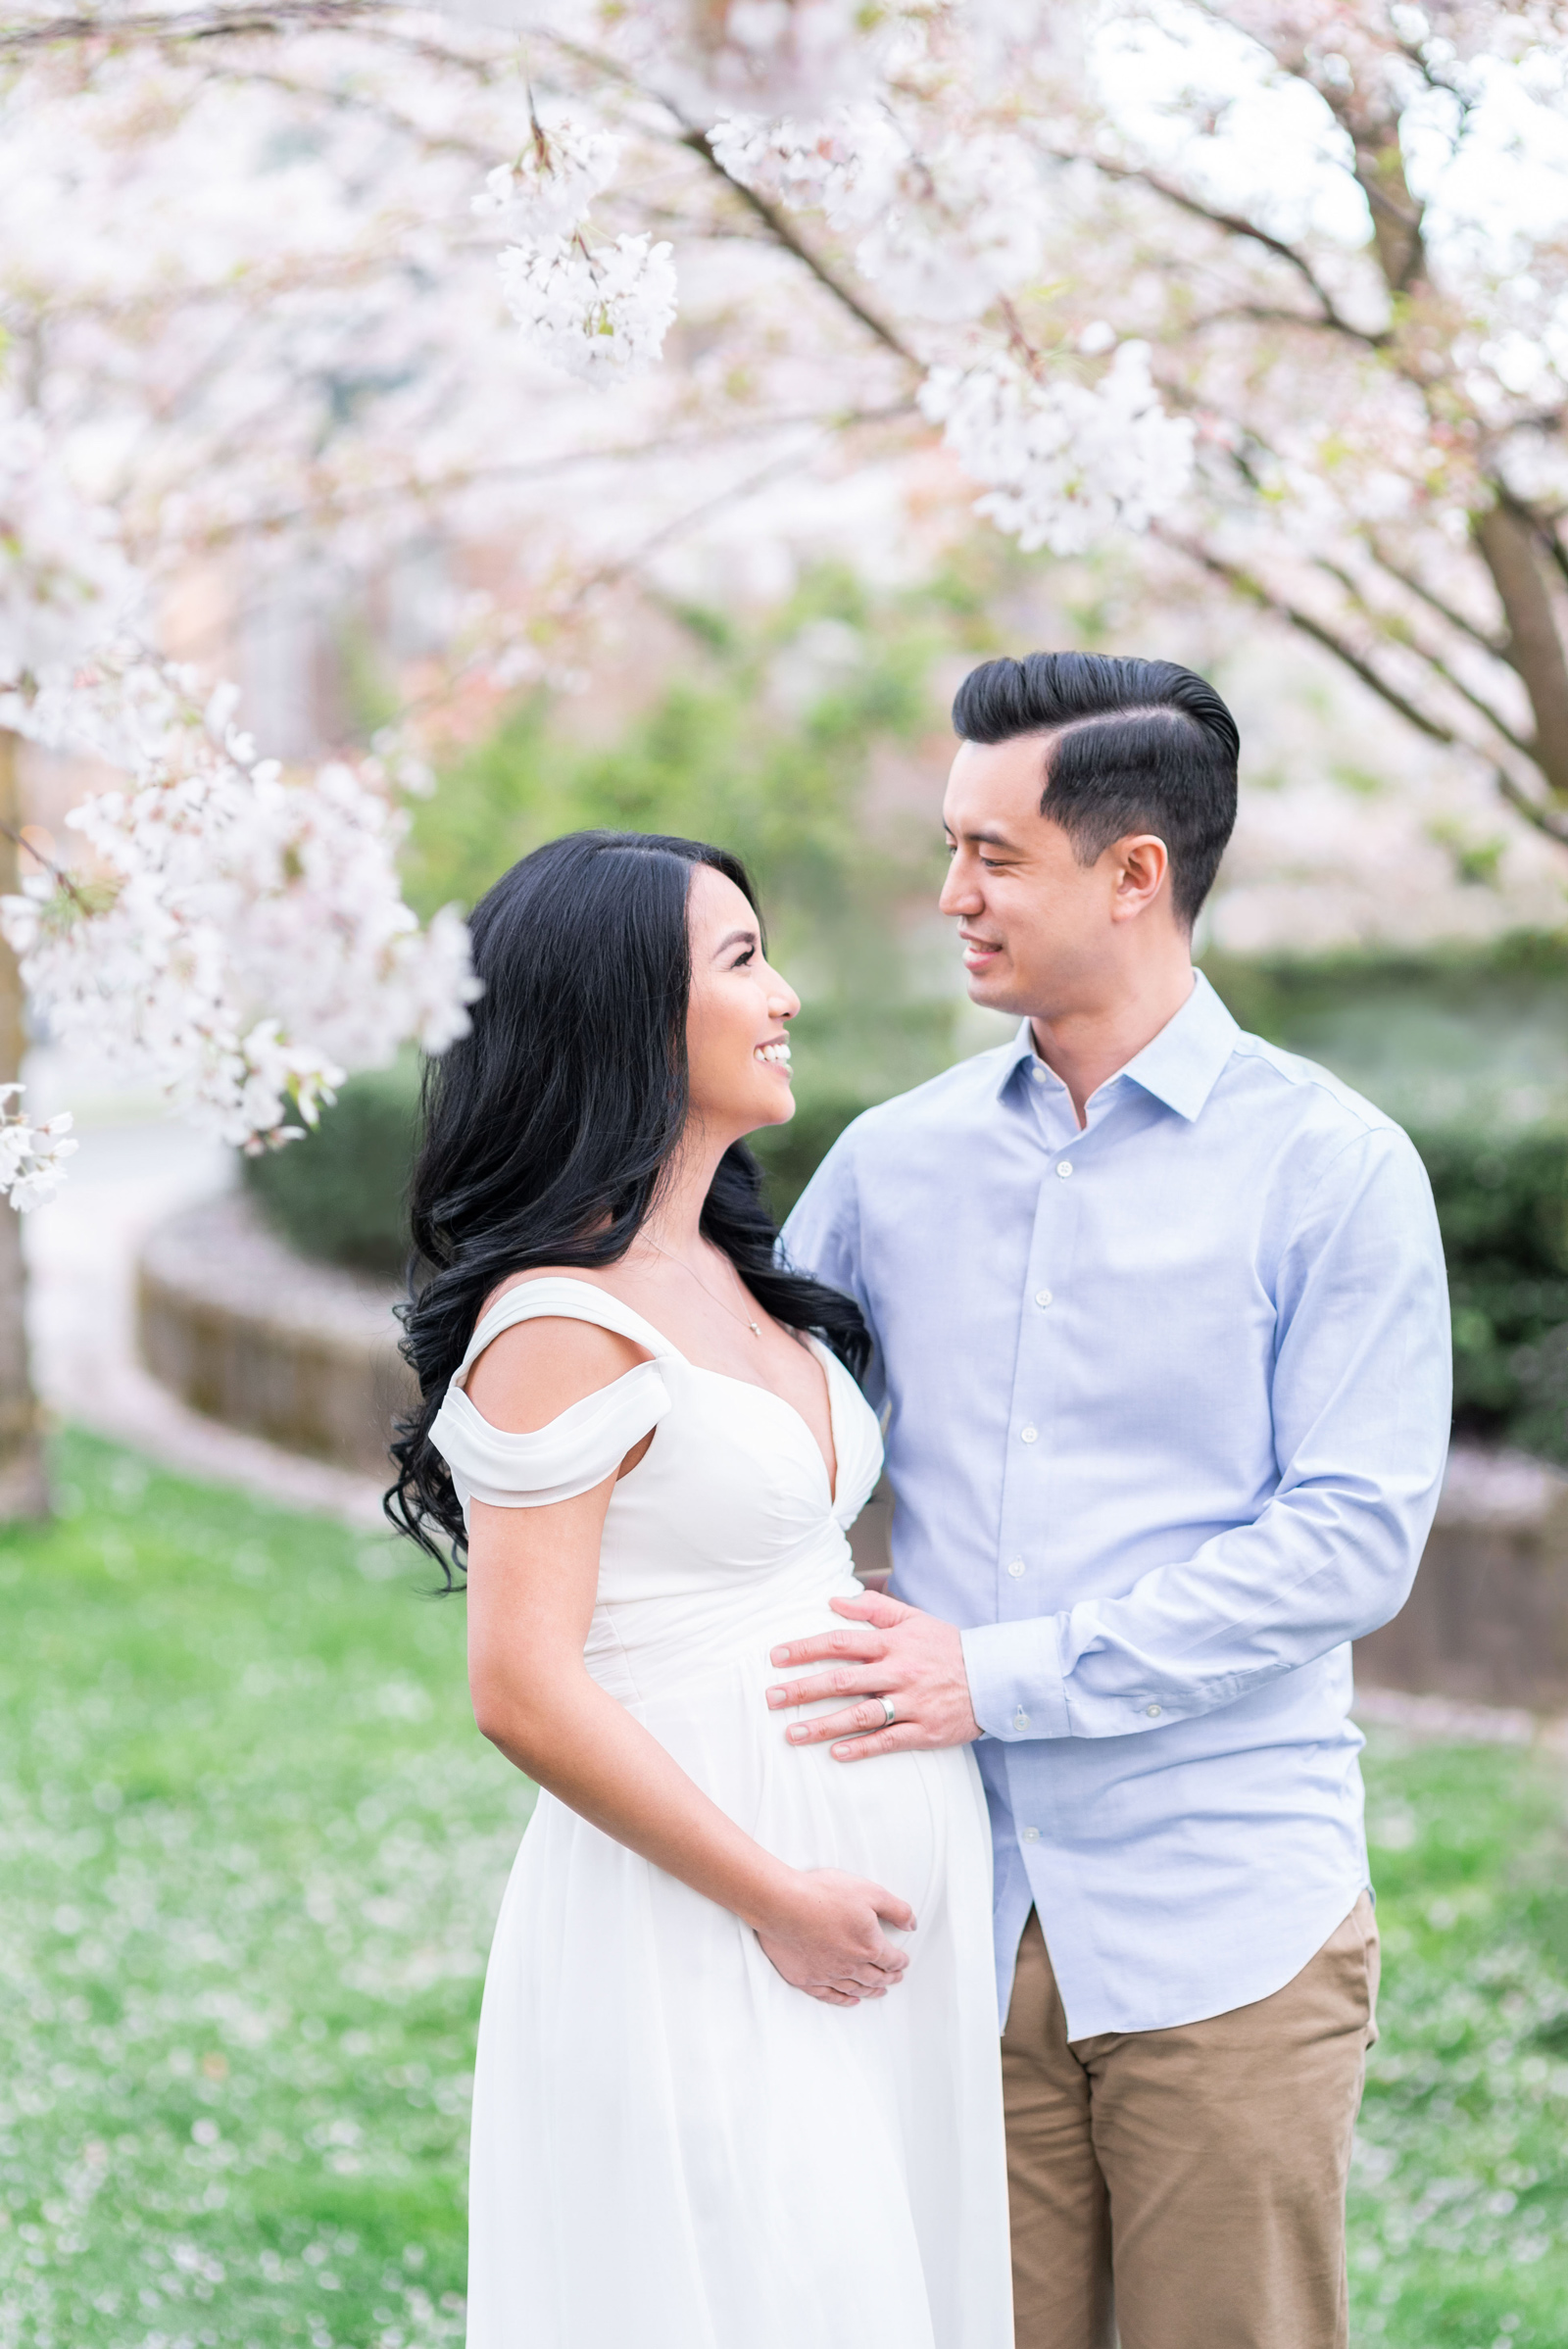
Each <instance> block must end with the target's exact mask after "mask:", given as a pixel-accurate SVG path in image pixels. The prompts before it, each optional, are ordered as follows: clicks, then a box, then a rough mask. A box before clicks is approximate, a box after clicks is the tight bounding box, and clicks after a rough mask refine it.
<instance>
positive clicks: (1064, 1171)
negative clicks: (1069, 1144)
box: [1056, 1158, 1072, 1183]
mask: <svg viewBox="0 0 1568 2349" xmlns="http://www.w3.org/2000/svg"><path fill="white" fill-rule="evenodd" d="M1056 1172H1057V1174H1059V1175H1060V1177H1061V1179H1062V1181H1063V1182H1064V1183H1065V1181H1066V1180H1067V1177H1068V1176H1069V1175H1070V1174H1071V1172H1072V1160H1071V1159H1070V1158H1058V1159H1057V1161H1056Z"/></svg>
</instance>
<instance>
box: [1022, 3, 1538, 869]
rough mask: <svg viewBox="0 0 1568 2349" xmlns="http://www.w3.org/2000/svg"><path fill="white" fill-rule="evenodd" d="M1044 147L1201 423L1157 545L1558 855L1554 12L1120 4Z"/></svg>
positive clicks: (1169, 389) (1127, 325)
mask: <svg viewBox="0 0 1568 2349" xmlns="http://www.w3.org/2000/svg"><path fill="white" fill-rule="evenodd" d="M1112 90H1114V93H1115V96H1114V101H1112V99H1111V97H1110V92H1111V91H1112ZM1038 145H1039V147H1040V148H1041V149H1042V150H1048V151H1049V152H1050V154H1051V155H1052V156H1053V158H1054V161H1055V164H1056V166H1057V169H1058V171H1059V172H1060V179H1059V181H1058V182H1057V185H1058V187H1059V188H1060V189H1061V191H1062V194H1063V197H1064V199H1065V200H1066V201H1067V202H1068V203H1069V205H1070V207H1071V215H1072V220H1073V223H1074V233H1075V234H1076V235H1077V236H1079V237H1081V238H1082V239H1083V241H1084V243H1085V245H1086V247H1087V248H1088V249H1089V250H1091V251H1093V252H1094V253H1095V254H1096V255H1097V257H1098V258H1099V259H1100V261H1101V263H1102V265H1103V282H1104V283H1106V284H1107V286H1108V287H1109V288H1110V289H1111V291H1110V292H1109V293H1108V294H1107V299H1106V304H1105V315H1106V318H1107V320H1109V321H1111V322H1112V323H1113V324H1114V326H1115V328H1116V330H1117V331H1118V332H1120V333H1122V334H1141V335H1144V336H1146V337H1147V338H1148V339H1149V340H1150V341H1151V342H1152V345H1153V346H1154V349H1155V352H1156V358H1155V361H1154V368H1153V371H1154V375H1155V378H1156V380H1157V382H1158V384H1159V387H1160V391H1161V395H1162V397H1163V398H1164V399H1165V400H1166V402H1167V403H1169V404H1170V405H1171V406H1172V407H1173V408H1174V409H1175V411H1176V412H1177V413H1180V414H1185V415H1188V416H1192V417H1193V418H1194V419H1195V421H1196V423H1197V426H1198V435H1199V438H1198V448H1199V463H1198V467H1197V473H1196V478H1195V481H1194V484H1193V489H1192V492H1191V494H1190V495H1188V496H1187V497H1186V498H1184V499H1183V501H1182V502H1181V505H1180V507H1179V508H1178V510H1177V511H1176V512H1174V513H1167V514H1165V515H1163V516H1161V517H1160V518H1159V520H1158V521H1157V522H1156V524H1155V531H1156V535H1157V537H1158V538H1159V540H1160V541H1161V542H1162V544H1163V545H1164V546H1165V547H1166V548H1168V549H1170V550H1173V551H1175V552H1176V553H1177V554H1178V555H1179V557H1180V558H1181V559H1182V560H1183V561H1184V562H1185V563H1190V564H1192V565H1196V566H1197V567H1198V568H1199V569H1200V570H1201V572H1203V573H1205V574H1206V575H1208V576H1209V577H1211V578H1212V579H1214V580H1215V581H1217V582H1219V583H1221V584H1222V585H1223V586H1225V587H1226V588H1228V589H1229V590H1231V591H1232V592H1233V593H1235V594H1236V595H1238V596H1239V597H1240V598H1241V599H1242V600H1243V601H1244V603H1247V604H1250V605H1251V606H1253V607H1254V608H1256V609H1258V610H1260V611H1262V612H1266V613H1268V614H1270V615H1272V616H1273V617H1274V618H1275V619H1277V620H1279V621H1281V622H1283V623H1284V624H1286V625H1287V626H1288V627H1290V628H1291V629H1293V630H1296V631H1298V632H1299V633H1300V634H1301V635H1304V636H1305V637H1307V638H1309V639H1310V640H1311V641H1312V642H1313V643H1315V644H1317V645H1318V646H1320V647H1321V648H1323V649H1324V650H1325V651H1327V652H1328V653H1329V654H1330V655H1331V656H1332V657H1333V659H1334V660H1335V661H1338V662H1339V663H1340V664H1341V665H1342V666H1343V667H1344V668H1345V669H1346V670H1347V671H1348V672H1349V673H1350V674H1351V675H1353V676H1354V677H1356V678H1357V679H1358V680H1359V681H1360V683H1361V684H1362V685H1363V686H1365V687H1367V688H1369V689H1370V690H1371V691H1372V692H1373V693H1374V694H1376V695H1377V696H1378V697H1379V698H1380V699H1381V700H1382V701H1383V702H1384V703H1386V704H1387V705H1388V706H1389V707H1390V708H1391V709H1393V710H1396V711H1397V713H1398V714H1399V715H1400V716H1401V717H1402V718H1403V719H1404V720H1405V721H1406V722H1407V723H1408V724H1409V725H1410V726H1412V727H1413V728H1415V729H1416V731H1417V732H1418V733H1419V734H1420V735H1422V736H1424V737H1425V738H1426V739H1428V740H1430V741H1432V742H1434V743H1437V744H1441V745H1443V746H1445V747H1446V748H1457V749H1459V750H1460V751H1462V752H1463V753H1464V754H1465V755H1467V756H1468V757H1470V758H1472V759H1475V760H1476V761H1478V762H1480V763H1482V764H1483V765H1484V766H1485V767H1486V769H1487V770H1488V771H1489V772H1490V773H1491V775H1492V776H1493V778H1494V780H1495V787H1496V789H1497V791H1498V792H1499V793H1500V795H1501V796H1502V798H1503V799H1504V800H1505V801H1506V802H1507V803H1508V804H1509V805H1510V807H1513V808H1514V809H1515V810H1516V811H1517V812H1518V813H1519V814H1520V815H1522V816H1523V817H1525V818H1526V819H1527V820H1528V821H1529V822H1530V823H1532V824H1533V825H1535V826H1537V827H1538V828H1539V829H1540V830H1541V831H1543V832H1544V833H1545V834H1547V835H1548V836H1549V837H1550V838H1552V839H1553V840H1556V841H1560V842H1565V843H1568V536H1565V522H1568V441H1565V434H1564V425H1565V420H1568V12H1565V11H1564V10H1562V9H1561V8H1559V7H1554V6H1544V5H1532V4H1530V0H1526V4H1525V5H1522V6H1515V7H1505V6H1497V5H1493V4H1492V0H1461V4H1459V5H1442V4H1437V0H1434V4H1432V5H1428V6H1426V7H1424V8H1417V7H1410V6H1400V5H1397V4H1396V5H1384V4H1382V0H1232V4H1230V5H1226V6H1223V7H1190V6H1154V7H1150V8H1144V9H1139V10H1128V11H1120V12H1117V14H1116V17H1115V20H1114V21H1113V22H1107V23H1106V24H1104V25H1103V28H1102V33H1101V38H1100V42H1099V46H1098V52H1097V55H1096V57H1095V59H1094V61H1093V65H1092V69H1091V72H1090V73H1089V74H1088V76H1087V77H1086V81H1085V83H1084V85H1083V88H1082V90H1081V93H1080V101H1079V104H1078V106H1077V108H1076V110H1075V117H1074V120H1073V121H1072V122H1071V123H1070V124H1064V123H1063V122H1060V121H1059V120H1058V121H1057V122H1054V123H1052V124H1050V125H1042V126H1041V127H1040V129H1039V132H1038Z"/></svg>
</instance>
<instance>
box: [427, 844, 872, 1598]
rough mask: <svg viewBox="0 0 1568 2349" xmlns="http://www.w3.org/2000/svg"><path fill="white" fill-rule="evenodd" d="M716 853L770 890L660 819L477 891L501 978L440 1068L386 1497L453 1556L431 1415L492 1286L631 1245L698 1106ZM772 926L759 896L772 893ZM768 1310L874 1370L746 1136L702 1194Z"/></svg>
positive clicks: (451, 1514) (485, 944)
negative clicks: (701, 889) (780, 1220)
mask: <svg viewBox="0 0 1568 2349" xmlns="http://www.w3.org/2000/svg"><path fill="white" fill-rule="evenodd" d="M699 864H708V865H711V866H712V868H713V870H714V871H715V872H720V873H723V874H724V875H725V876H726V878H727V879H729V880H731V881H733V882H734V884H735V886H736V888H737V889H739V890H740V891H741V892H742V893H743V894H744V896H745V897H746V899H747V900H748V902H749V903H750V904H751V905H752V906H753V908H754V909H756V907H757V896H756V892H755V891H754V890H753V888H752V885H751V882H750V880H749V879H748V877H747V874H746V871H745V868H744V867H743V866H742V865H741V864H739V863H738V862H737V861H736V859H735V858H734V857H733V856H726V855H725V853H724V851H723V850H722V849H714V848H709V847H707V846H706V845H705V844H704V843H703V842H701V841H696V840H677V839H673V838H670V837H667V836H666V835H664V834H662V833H655V832H572V833H569V834H568V835H567V836H566V837H565V838H564V840H554V841H551V842H550V844H549V845H548V847H546V848H542V849H535V851H534V852H533V854H532V856H524V857H523V859H522V861H521V862H520V863H519V864H515V865H514V866H513V867H512V870H511V871H510V872H509V873H505V874H503V876H502V878H501V879H500V880H499V881H498V882H497V883H496V885H495V887H494V888H493V889H492V890H491V891H490V892H489V894H488V895H487V896H486V897H485V898H484V899H483V900H482V901H481V903H480V904H479V905H478V906H477V907H476V908H475V911H474V915H473V921H472V935H473V955H474V965H475V968H476V970H477V973H478V976H479V978H480V979H481V980H482V982H483V985H484V993H483V995H482V996H481V997H480V999H479V1001H478V1003H476V1004H475V1005H474V1010H473V1025H472V1028H471V1029H470V1031H469V1033H468V1034H467V1035H466V1036H465V1037H464V1038H463V1039H462V1040H461V1041H460V1042H459V1043H457V1044H455V1045H453V1046H451V1047H450V1049H449V1050H448V1051H447V1052H445V1053H443V1055H442V1056H441V1057H440V1058H439V1059H436V1060H431V1061H429V1062H427V1064H426V1067H425V1072H424V1093H423V1103H422V1110H423V1140H422V1143H421V1145H420V1149H419V1151H418V1155H417V1160H416V1164H415V1169H414V1179H413V1185H412V1189H411V1193H410V1220H411V1225H412V1230H413V1236H414V1255H413V1259H412V1266H411V1277H410V1291H411V1295H410V1300H409V1302H408V1303H407V1304H406V1305H405V1306H404V1307H403V1308H402V1318H403V1323H404V1338H403V1344H402V1351H403V1355H404V1358H405V1359H406V1360H407V1361H408V1362H409V1363H410V1364H411V1366H412V1367H413V1369H414V1372H415V1375H416V1376H417V1379H418V1382H419V1395H420V1402H419V1407H418V1409H417V1410H416V1411H413V1412H411V1413H410V1414H409V1416H408V1417H407V1418H406V1419H404V1420H401V1421H400V1422H399V1425H398V1431H397V1438H396V1441H395V1442H394V1444H393V1445H392V1457H393V1459H394V1461H395V1462H396V1464H397V1470H398V1475H397V1481H396V1483H395V1484H394V1485H392V1487H391V1488H390V1490H389V1491H388V1493H387V1495H386V1501H385V1507H386V1513H387V1515H388V1517H389V1518H390V1519H391V1520H392V1523H393V1524H394V1525H395V1526H396V1527H397V1528H398V1530H399V1532H401V1533H405V1534H409V1535H411V1536H412V1537H413V1539H414V1540H415V1541H416V1542H418V1543H419V1544H420V1546H421V1547H422V1548H424V1549H427V1550H428V1551H429V1552H430V1554H431V1556H432V1557H434V1558H436V1559H437V1560H438V1561H439V1562H440V1564H441V1565H442V1567H443V1569H444V1570H445V1572H446V1578H447V1580H446V1587H447V1589H448V1590H451V1589H455V1588H456V1587H457V1585H456V1581H455V1578H454V1576H453V1573H452V1569H451V1565H450V1564H449V1563H448V1559H447V1554H446V1551H445V1549H444V1548H443V1547H442V1545H441V1542H440V1537H441V1536H445V1537H446V1540H447V1541H448V1542H450V1544H451V1549H452V1555H453V1557H454V1558H455V1559H457V1560H458V1561H459V1562H460V1563H461V1561H462V1559H463V1557H464V1555H465V1551H466V1542H465V1535H464V1525H463V1512H462V1510H461V1509H460V1507H459V1505H458V1497H457V1494H456V1493H455V1492H454V1490H453V1485H452V1476H451V1472H450V1470H449V1469H448V1467H447V1464H446V1462H445V1460H444V1459H443V1458H442V1457H441V1454H440V1453H439V1452H438V1451H437V1450H436V1448H435V1446H434V1445H433V1444H431V1442H430V1423H431V1421H432V1420H433V1419H434V1417H435V1414H436V1412H437V1411H438V1410H439V1409H440V1406H441V1401H442V1397H443V1396H444V1395H445V1394H446V1390H447V1383H448V1381H449V1380H450V1378H451V1376H452V1373H453V1372H454V1371H455V1370H456V1369H457V1367H458V1364H459V1363H460V1362H461V1361H462V1359H463V1356H464V1354H465V1352H466V1349H467V1345H468V1341H469V1339H470V1337H471V1336H472V1335H473V1328H474V1323H475V1321H476V1319H477V1318H478V1312H479V1307H480V1305H481V1304H482V1302H483V1301H484V1298H485V1297H487V1296H488V1295H489V1293H490V1291H491V1290H492V1289H494V1288H495V1287H496V1285H497V1283H498V1282H500V1281H504V1280H505V1279H506V1278H507V1277H508V1275H509V1274H511V1273H516V1272H526V1271H527V1270H529V1268H530V1267H532V1266H535V1265H541V1264H580V1265H583V1266H603V1265H607V1264H614V1263H616V1262H618V1261H619V1259H620V1258H621V1257H622V1256H623V1255H624V1254H625V1252H626V1250H627V1248H629V1247H630V1245H631V1243H632V1241H633V1239H634V1238H635V1236H636V1234H637V1232H638V1230H639V1228H640V1227H641V1225H642V1223H643V1222H644V1220H645V1218H646V1217H647V1214H648V1211H649V1209H650V1207H651V1206H652V1204H653V1201H654V1197H655V1194H656V1192H657V1191H658V1188H659V1184H660V1178H661V1177H662V1174H663V1171H664V1168H665V1167H666V1165H667V1164H668V1162H669V1159H670V1157H671V1155H672V1153H673V1152H674V1150H675V1148H676V1146H677V1144H678V1143H679V1141H680V1138H681V1134H682V1131H683V1129H684V1127H685V1123H686V1104H687V1075H686V1011H687V1004H688V1002H689V1000H690V996H691V979H692V962H691V943H690V935H689V932H688V928H687V910H686V908H687V898H688V895H689V892H690V889H691V881H692V870H693V867H694V866H696V865H699ZM758 922H759V927H760V924H761V915H760V912H759V914H758ZM702 1230H703V1234H704V1237H705V1238H707V1239H708V1240H711V1242H712V1243H713V1244H714V1246H715V1247H717V1248H722V1249H723V1250H724V1253H725V1254H726V1255H727V1256H728V1257H729V1260H730V1262H731V1263H732V1264H733V1265H734V1267H735V1269H736V1271H737V1272H738V1273H739V1274H740V1277H741V1279H742V1280H743V1281H744V1282H745V1284H746V1286H747V1288H748V1289H749V1290H750V1291H751V1293H752V1295H753V1296H754V1297H756V1298H757V1300H758V1302H759V1304H760V1305H761V1306H762V1307H763V1308H764V1310H765V1311H767V1312H769V1313H771V1314H772V1315H773V1316H774V1318H775V1319H776V1320H778V1321H782V1322H784V1323H786V1324H787V1325H788V1326H789V1327H790V1328H792V1329H798V1330H812V1331H815V1332H816V1333H817V1334H818V1335H819V1336H820V1337H821V1338H822V1339H823V1340H824V1341H825V1342H826V1344H827V1345H828V1346H831V1347H832V1348H833V1351H834V1352H835V1353H836V1354H837V1355H838V1356H839V1358H840V1359H841V1361H843V1362H845V1363H846V1364H847V1365H848V1366H849V1368H850V1369H851V1370H852V1371H854V1372H855V1373H856V1375H857V1376H858V1374H859V1373H860V1371H861V1370H862V1369H863V1368H864V1365H865V1360H866V1357H867V1355H868V1353H869V1350H870V1340H869V1338H868V1336H867V1334H866V1329H865V1324H864V1322H863V1321H862V1320H861V1318H860V1314H859V1311H858V1307H857V1306H856V1305H855V1303H854V1302H853V1300H852V1299H851V1298H849V1297H844V1296H841V1295H840V1293H839V1292H838V1291H837V1290H836V1289H828V1288H824V1287H823V1285H822V1284H821V1283H820V1282H819V1281H812V1280H808V1279H807V1278H806V1277H805V1276H804V1274H801V1273H797V1272H792V1271H790V1270H789V1269H788V1268H787V1267H786V1266H784V1265H782V1264H781V1263H780V1262H779V1261H778V1260H777V1257H776V1242H777V1237H778V1235H777V1231H776V1228H775V1226H774V1223H773V1219H772V1217H771V1216H770V1215H769V1213H768V1211H767V1207H766V1204H765V1203H764V1200H763V1196H762V1182H761V1172H760V1168H759V1166H758V1163H757V1160H756V1159H755V1158H754V1157H753V1155H752V1153H751V1151H750V1150H748V1149H747V1148H746V1146H745V1144H744V1143H736V1144H735V1145H734V1146H733V1147H732V1148H731V1149H729V1150H726V1151H725V1153H724V1155H723V1157H722V1158H721V1159H720V1161H719V1164H718V1169H717V1172H716V1173H715V1174H714V1176H713V1180H712V1185H711V1189H710V1191H709V1194H708V1198H707V1200H706V1202H705V1204H704V1207H703V1215H702Z"/></svg>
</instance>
